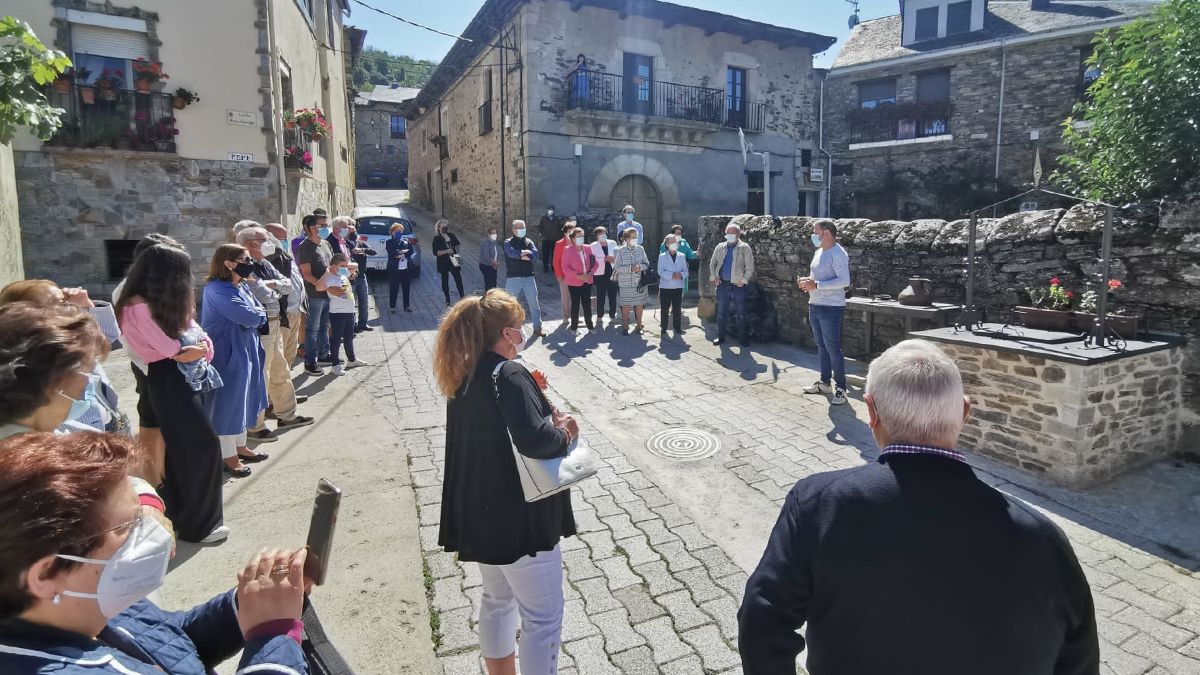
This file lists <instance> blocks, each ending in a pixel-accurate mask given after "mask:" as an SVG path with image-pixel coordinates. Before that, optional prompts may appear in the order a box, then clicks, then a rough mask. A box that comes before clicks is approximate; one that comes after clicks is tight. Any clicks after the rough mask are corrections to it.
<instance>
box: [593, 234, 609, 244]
mask: <svg viewBox="0 0 1200 675" xmlns="http://www.w3.org/2000/svg"><path fill="white" fill-rule="evenodd" d="M596 239H598V240H600V243H601V244H607V243H608V235H607V234H602V235H599V236H597V237H596Z"/></svg>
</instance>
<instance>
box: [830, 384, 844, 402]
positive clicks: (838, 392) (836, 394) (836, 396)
mask: <svg viewBox="0 0 1200 675" xmlns="http://www.w3.org/2000/svg"><path fill="white" fill-rule="evenodd" d="M829 402H830V403H832V404H834V405H842V404H843V403H845V402H846V390H845V389H842V388H841V387H838V388H836V389H834V390H833V398H831V399H829Z"/></svg>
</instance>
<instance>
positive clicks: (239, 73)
mask: <svg viewBox="0 0 1200 675" xmlns="http://www.w3.org/2000/svg"><path fill="white" fill-rule="evenodd" d="M349 11H350V4H349V2H348V0H273V1H268V0H254V1H251V0H206V1H205V2H176V1H174V0H137V2H136V4H135V3H134V2H132V1H123V0H113V1H111V2H93V1H91V0H0V15H5V14H10V15H14V16H16V17H18V18H20V19H23V20H25V21H27V22H28V23H29V24H30V25H31V26H32V27H33V29H34V31H35V32H36V33H37V34H38V35H39V36H40V37H41V38H42V39H43V40H44V41H45V42H46V44H47V45H48V46H53V47H56V48H58V49H60V50H62V51H64V52H66V53H67V55H68V56H70V58H71V59H72V61H73V63H74V71H73V72H72V76H71V77H69V78H64V79H63V80H61V81H60V82H57V83H55V85H54V87H53V88H52V89H51V92H50V97H51V100H52V102H53V103H55V104H56V105H58V106H59V107H62V108H64V109H65V110H66V114H65V115H64V122H65V124H64V126H63V128H62V129H61V130H60V132H59V133H58V135H57V136H56V137H55V138H54V139H52V140H51V141H50V142H47V143H42V142H40V141H38V140H37V139H35V138H33V137H32V136H30V135H25V136H22V137H19V138H17V139H16V140H15V141H14V143H13V150H14V162H15V165H16V176H17V190H18V202H19V209H20V225H21V239H22V244H23V249H24V260H25V274H26V276H28V277H30V278H36V277H47V278H51V279H54V280H56V281H58V282H59V283H62V284H70V285H82V286H85V287H86V288H88V289H89V290H90V291H92V292H93V293H104V292H106V291H107V290H109V289H110V288H111V287H112V286H114V285H115V283H116V282H117V281H118V280H120V278H121V277H122V275H123V274H124V272H125V269H126V267H127V266H128V264H129V262H130V255H131V252H132V249H133V246H134V245H135V244H136V243H137V241H138V239H140V238H141V237H142V236H143V235H145V234H146V233H148V232H163V233H166V234H169V235H171V236H173V237H175V238H176V239H179V240H180V241H182V242H185V243H186V244H187V247H188V249H189V251H190V252H191V253H192V256H193V259H194V260H195V264H194V268H195V271H196V272H197V275H198V276H201V275H202V274H203V273H204V271H206V270H207V267H208V259H209V258H210V257H211V256H212V254H213V252H214V251H215V249H216V247H217V246H218V245H220V244H221V243H224V242H225V241H227V240H228V238H229V234H230V233H229V227H230V226H231V225H232V224H233V223H234V222H235V221H237V220H239V219H241V218H253V219H255V220H259V221H264V222H269V221H277V222H284V223H288V224H289V225H291V226H292V227H293V228H298V226H299V220H300V218H301V217H302V215H303V214H306V213H310V212H311V211H312V209H313V208H316V207H325V208H326V209H329V210H330V211H332V212H339V211H341V212H348V211H349V210H350V209H351V208H353V205H354V183H353V171H352V162H353V150H354V144H353V140H352V138H353V128H352V126H351V125H350V124H349V120H350V118H351V114H350V113H351V111H350V101H351V97H350V95H349V94H348V92H347V86H348V78H347V77H346V73H347V70H348V68H349V67H350V65H351V64H350V61H351V60H352V58H353V56H354V55H355V54H357V51H358V50H359V49H361V47H362V41H363V38H364V37H365V33H363V32H362V31H359V30H357V29H352V28H347V27H345V26H344V24H343V21H344V19H345V18H346V16H347V15H348V13H349ZM139 59H142V60H143V61H141V62H139ZM145 63H151V64H161V68H162V71H163V72H165V73H166V74H167V75H169V79H167V80H164V81H159V82H156V83H153V84H151V85H150V86H149V87H139V84H141V83H139V82H138V79H137V77H136V75H137V71H138V69H139V68H141V67H143V64H145ZM139 88H141V89H144V90H139ZM180 88H184V89H187V90H190V91H191V92H194V93H195V94H197V95H198V96H199V100H198V101H195V102H192V103H191V104H189V105H186V106H182V104H183V101H180V100H179V99H178V97H177V96H175V93H176V92H177V90H178V89H180ZM181 106H182V107H181ZM301 108H320V109H321V110H323V111H324V114H325V116H326V118H327V119H328V120H329V122H330V123H331V124H332V133H331V134H330V136H329V138H327V139H325V140H321V141H319V142H318V141H314V140H313V138H312V135H311V134H310V133H308V132H306V131H305V130H303V129H301V128H287V127H288V126H289V125H287V124H285V122H284V119H285V115H286V114H287V113H291V112H292V111H295V110H297V109H301ZM306 153H307V155H306Z"/></svg>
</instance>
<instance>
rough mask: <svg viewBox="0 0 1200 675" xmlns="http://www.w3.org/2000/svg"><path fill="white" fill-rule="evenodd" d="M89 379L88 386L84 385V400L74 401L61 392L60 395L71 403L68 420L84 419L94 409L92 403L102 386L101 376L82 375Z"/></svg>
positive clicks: (94, 374) (93, 374)
mask: <svg viewBox="0 0 1200 675" xmlns="http://www.w3.org/2000/svg"><path fill="white" fill-rule="evenodd" d="M80 375H83V376H84V377H86V378H87V384H85V385H83V394H81V396H82V397H83V398H80V399H74V398H71V397H70V396H67V395H66V394H64V393H62V392H61V391H60V392H58V395H59V396H61V397H63V398H65V399H67V400H68V401H70V402H71V410H70V411H68V412H67V419H69V420H78V419H79V418H80V417H83V415H84V413H86V412H87V411H88V410H91V408H92V401H95V400H96V390H97V389H98V388H99V386H100V376H99V375H97V374H96V373H80Z"/></svg>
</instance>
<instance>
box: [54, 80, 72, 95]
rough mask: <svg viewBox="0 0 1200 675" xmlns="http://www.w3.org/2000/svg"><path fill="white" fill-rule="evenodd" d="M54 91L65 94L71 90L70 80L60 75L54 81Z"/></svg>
mask: <svg viewBox="0 0 1200 675" xmlns="http://www.w3.org/2000/svg"><path fill="white" fill-rule="evenodd" d="M54 91H56V92H58V93H59V94H66V93H67V92H69V91H71V81H70V80H68V79H67V78H65V77H60V78H58V79H57V80H55V81H54Z"/></svg>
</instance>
